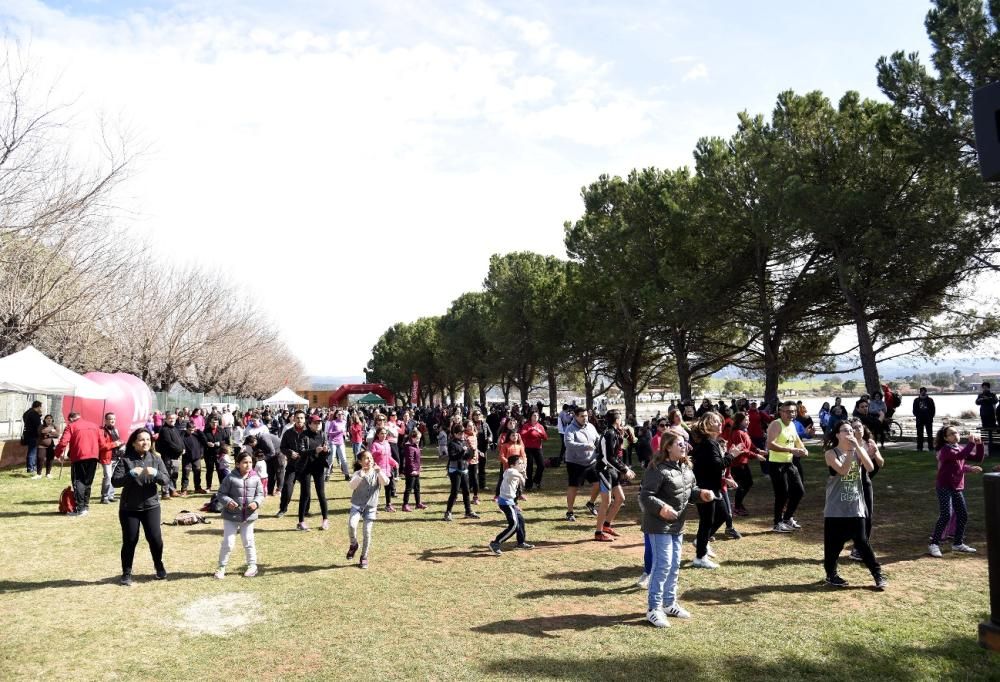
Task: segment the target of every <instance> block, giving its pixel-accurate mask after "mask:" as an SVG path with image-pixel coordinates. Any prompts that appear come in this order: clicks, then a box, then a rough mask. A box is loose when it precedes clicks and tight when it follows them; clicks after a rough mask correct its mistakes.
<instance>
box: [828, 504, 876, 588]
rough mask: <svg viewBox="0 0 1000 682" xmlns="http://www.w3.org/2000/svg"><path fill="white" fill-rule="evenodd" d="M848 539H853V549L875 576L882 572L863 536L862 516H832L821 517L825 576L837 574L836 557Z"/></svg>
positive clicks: (863, 524) (830, 576) (863, 520)
mask: <svg viewBox="0 0 1000 682" xmlns="http://www.w3.org/2000/svg"><path fill="white" fill-rule="evenodd" d="M848 540H853V541H854V549H856V550H857V551H858V554H860V555H861V559H862V560H863V561H864V562H865V566H867V567H868V570H869V571H871V573H872V577H875V578H877V577H878V576H879V574H880V573H881V572H882V568H881V566H879V564H878V561H876V560H875V553H874V552H872V547H871V545H869V544H868V540H867V539H866V538H865V519H864V517H862V516H852V517H847V518H844V517H832V516H828V517H826V518H824V519H823V568H824V569H825V570H826V577H827V578H832V577H833V576H835V575H837V558H838V557H839V556H840V553H841V552H842V551H843V549H844V544H845V543H846V542H847V541H848Z"/></svg>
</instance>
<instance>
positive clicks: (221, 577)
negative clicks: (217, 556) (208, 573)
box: [212, 568, 226, 580]
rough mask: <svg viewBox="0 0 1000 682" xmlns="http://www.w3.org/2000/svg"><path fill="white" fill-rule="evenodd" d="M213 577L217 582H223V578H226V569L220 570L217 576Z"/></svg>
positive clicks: (216, 573)
mask: <svg viewBox="0 0 1000 682" xmlns="http://www.w3.org/2000/svg"><path fill="white" fill-rule="evenodd" d="M212 577H213V578H215V579H216V580H222V579H223V578H225V577H226V569H224V568H220V569H219V570H218V571H216V572H215V575H214V576H212Z"/></svg>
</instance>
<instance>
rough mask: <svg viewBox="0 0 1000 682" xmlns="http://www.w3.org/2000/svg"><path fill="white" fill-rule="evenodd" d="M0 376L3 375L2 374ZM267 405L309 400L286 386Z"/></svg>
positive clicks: (307, 402)
mask: <svg viewBox="0 0 1000 682" xmlns="http://www.w3.org/2000/svg"><path fill="white" fill-rule="evenodd" d="M0 376H3V375H2V374H0ZM264 404H265V405H308V404H309V401H308V400H306V399H305V398H303V397H302V396H300V395H296V393H295V391H293V390H292V389H290V388H288V387H287V386H285V387H284V388H283V389H281V390H280V391H278V392H277V393H275V394H274V395H272V396H271V397H270V398H268V399H267V400H265V401H264Z"/></svg>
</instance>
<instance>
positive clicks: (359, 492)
mask: <svg viewBox="0 0 1000 682" xmlns="http://www.w3.org/2000/svg"><path fill="white" fill-rule="evenodd" d="M347 485H348V486H349V487H350V488H351V490H352V491H354V492H352V493H351V506H352V507H360V508H361V509H377V508H378V489H379V487H381V486H383V485H389V479H388V478H387V477H386V475H385V474H384V473H383V472H382V471H381V470H379V471H378V473H377V474H376V472H375V469H374V467H373V468H372V469H371V470H370V471H369V472H368V473H367V474H366V473H365V472H364V471H363V470H361V469H359V470H358V471H355V472H354V476H352V477H351V480H350V481H348V483H347Z"/></svg>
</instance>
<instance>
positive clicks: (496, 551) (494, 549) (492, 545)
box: [490, 542, 503, 556]
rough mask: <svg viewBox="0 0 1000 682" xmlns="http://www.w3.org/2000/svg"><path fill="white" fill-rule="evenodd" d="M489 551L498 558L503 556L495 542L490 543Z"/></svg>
mask: <svg viewBox="0 0 1000 682" xmlns="http://www.w3.org/2000/svg"><path fill="white" fill-rule="evenodd" d="M490 551H491V552H493V553H494V554H496V555H497V556H500V555H501V554H503V551H501V549H500V545H498V544H497V543H495V542H491V543H490Z"/></svg>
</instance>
